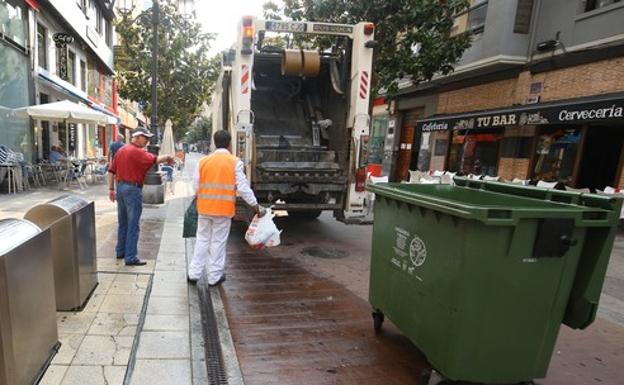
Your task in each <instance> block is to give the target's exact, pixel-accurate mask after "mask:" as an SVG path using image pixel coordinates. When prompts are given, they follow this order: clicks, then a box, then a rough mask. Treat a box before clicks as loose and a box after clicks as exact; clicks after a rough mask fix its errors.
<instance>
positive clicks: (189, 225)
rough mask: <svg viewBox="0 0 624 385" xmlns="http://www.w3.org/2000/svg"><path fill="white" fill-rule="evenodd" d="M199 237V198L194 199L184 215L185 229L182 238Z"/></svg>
mask: <svg viewBox="0 0 624 385" xmlns="http://www.w3.org/2000/svg"><path fill="white" fill-rule="evenodd" d="M196 235H197V198H193V200H192V201H191V204H190V205H189V207H188V208H187V209H186V213H184V229H183V230H182V238H195V236H196Z"/></svg>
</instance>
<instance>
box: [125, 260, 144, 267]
mask: <svg viewBox="0 0 624 385" xmlns="http://www.w3.org/2000/svg"><path fill="white" fill-rule="evenodd" d="M145 265H147V262H144V261H141V260H140V259H137V260H136V261H134V262H126V266H145Z"/></svg>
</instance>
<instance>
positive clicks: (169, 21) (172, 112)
mask: <svg viewBox="0 0 624 385" xmlns="http://www.w3.org/2000/svg"><path fill="white" fill-rule="evenodd" d="M131 14H132V12H131V11H130V12H122V13H120V17H119V18H118V19H117V20H116V23H115V28H116V30H117V33H118V34H119V43H118V44H119V46H118V47H117V50H116V60H115V69H116V71H117V74H118V77H119V88H118V90H119V95H120V96H121V97H123V98H126V99H130V100H134V101H137V102H139V104H141V105H142V106H143V107H144V110H145V111H146V112H147V115H148V116H150V115H151V111H152V105H151V78H152V77H151V61H152V46H153V44H152V42H153V40H152V39H153V28H152V12H151V9H148V10H146V11H144V12H143V13H141V14H140V15H139V16H138V17H136V18H134V19H133V16H132V15H131ZM213 39H214V35H213V34H208V33H203V32H202V31H201V26H200V24H199V23H198V22H197V20H196V19H195V17H194V16H192V17H186V16H183V15H181V14H180V13H178V12H177V9H176V7H175V6H174V5H173V0H160V19H159V26H158V43H159V45H158V47H159V48H158V65H159V70H158V120H159V122H158V124H159V126H161V127H162V126H164V122H165V121H166V120H167V119H171V120H172V122H173V127H174V130H186V129H187V128H188V127H189V125H190V124H191V122H192V121H193V120H194V119H195V117H196V116H197V115H198V114H199V112H200V110H201V107H202V103H204V102H206V101H209V99H210V95H211V92H212V90H213V88H214V83H215V81H216V79H217V77H218V76H219V68H220V62H221V59H220V57H219V56H217V57H209V56H208V51H209V49H210V43H211V41H212V40H213ZM176 134H177V135H176V137H179V136H180V135H179V134H178V133H176Z"/></svg>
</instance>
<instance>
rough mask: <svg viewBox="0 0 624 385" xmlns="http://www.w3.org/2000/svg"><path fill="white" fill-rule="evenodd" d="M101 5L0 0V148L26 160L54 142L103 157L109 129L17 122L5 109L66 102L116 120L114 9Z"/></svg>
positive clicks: (90, 0) (74, 152)
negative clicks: (1, 146)
mask: <svg viewBox="0 0 624 385" xmlns="http://www.w3.org/2000/svg"><path fill="white" fill-rule="evenodd" d="M110 3H111V2H110V1H105V0H79V1H66V0H0V144H1V145H5V146H7V147H9V148H11V149H12V150H13V151H16V152H20V153H23V154H24V159H25V160H26V161H33V162H35V161H38V160H43V159H46V158H47V155H48V152H49V150H50V148H51V147H52V146H54V145H58V146H61V147H63V149H64V150H65V151H66V153H67V155H68V156H72V157H79V158H87V157H88V158H92V157H97V156H102V155H105V154H106V151H107V148H106V147H107V143H109V142H110V140H111V139H112V133H113V132H114V127H113V126H108V127H107V126H96V125H82V124H78V125H74V124H65V123H63V122H52V121H40V120H35V121H31V120H30V119H24V118H16V117H14V116H13V114H12V113H11V109H13V108H19V107H24V106H28V105H33V104H43V103H51V102H56V101H61V100H70V101H73V102H76V103H80V104H83V105H86V106H88V107H90V108H93V109H96V110H98V111H101V112H104V113H106V114H109V115H112V116H115V117H117V116H118V114H117V111H116V105H117V103H116V90H115V82H114V70H113V45H114V40H113V39H114V33H113V23H112V20H113V18H114V12H113V11H112V5H111V4H110Z"/></svg>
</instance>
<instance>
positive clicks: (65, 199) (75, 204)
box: [44, 194, 89, 214]
mask: <svg viewBox="0 0 624 385" xmlns="http://www.w3.org/2000/svg"><path fill="white" fill-rule="evenodd" d="M88 204H89V201H87V200H86V199H84V198H82V197H79V196H77V195H69V194H68V195H63V196H60V197H58V198H55V199H52V200H51V201H48V202H46V203H44V205H51V206H56V207H58V208H60V209H62V210H64V211H65V212H67V213H68V214H71V213H75V212H76V211H78V210H80V209H81V208H83V207H85V206H86V205H88Z"/></svg>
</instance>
